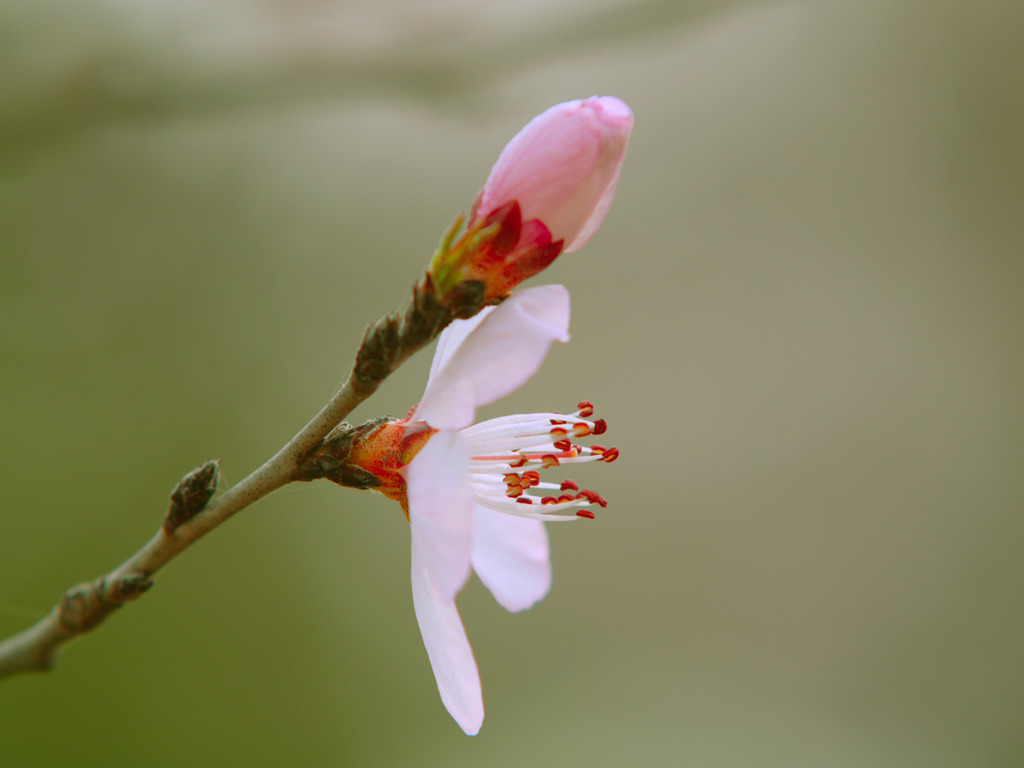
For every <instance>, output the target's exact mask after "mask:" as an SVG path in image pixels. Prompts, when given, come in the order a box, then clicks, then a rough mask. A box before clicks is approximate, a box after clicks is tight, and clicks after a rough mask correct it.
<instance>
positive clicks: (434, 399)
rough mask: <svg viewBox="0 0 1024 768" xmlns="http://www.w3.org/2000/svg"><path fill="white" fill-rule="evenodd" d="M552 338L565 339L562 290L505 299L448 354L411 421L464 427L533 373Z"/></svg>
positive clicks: (551, 288)
mask: <svg viewBox="0 0 1024 768" xmlns="http://www.w3.org/2000/svg"><path fill="white" fill-rule="evenodd" d="M555 339H558V340H559V341H562V342H565V341H568V340H569V291H568V290H566V288H565V286H563V285H542V286H538V287H536V288H528V289H526V290H525V291H522V292H521V293H518V294H516V295H514V296H512V297H511V298H509V299H506V300H505V301H504V302H503V303H502V304H501V305H499V306H498V307H497V308H496V309H495V310H494V311H493V312H491V313H490V314H489V315H488V316H487V317H485V318H484V319H483V321H481V323H480V324H479V325H478V326H477V327H476V328H475V329H474V330H473V331H472V332H471V333H470V334H468V335H467V336H466V337H465V338H464V339H463V340H462V343H461V344H459V345H458V347H457V348H456V349H455V351H454V352H451V353H450V356H449V357H448V359H447V361H446V362H445V363H444V365H443V366H442V367H441V368H440V370H439V371H438V372H437V373H436V375H434V376H433V378H432V379H431V381H430V382H429V383H428V384H427V391H426V392H424V393H423V399H422V400H421V401H420V404H419V407H418V408H417V409H416V418H418V419H423V420H424V421H426V422H427V423H428V424H430V426H432V427H435V428H437V429H462V428H463V427H467V426H469V425H470V424H472V423H473V418H474V417H475V415H476V409H477V407H478V406H481V405H487V404H488V403H493V402H494V401H495V400H498V399H499V398H502V397H504V396H505V395H507V394H509V393H510V392H514V391H515V390H517V389H518V388H519V387H520V386H522V385H523V383H525V382H526V381H527V380H528V379H529V378H530V377H531V376H533V374H534V373H536V372H537V369H538V368H540V364H541V363H542V362H543V361H544V357H545V356H546V355H547V353H548V349H549V348H550V346H551V342H552V341H554V340H555ZM446 351H447V350H446Z"/></svg>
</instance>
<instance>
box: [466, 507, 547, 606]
mask: <svg viewBox="0 0 1024 768" xmlns="http://www.w3.org/2000/svg"><path fill="white" fill-rule="evenodd" d="M472 559H473V570H475V571H476V574H477V576H479V577H480V581H482V582H483V583H484V584H485V585H486V586H487V588H488V589H489V590H491V593H492V594H493V595H494V599H495V600H497V601H498V603H499V604H501V606H502V607H503V608H505V609H506V610H509V611H522V610H525V609H526V608H530V607H531V606H533V605H534V604H535V603H536V602H537V601H539V600H541V599H542V598H543V597H544V596H545V595H547V593H548V590H549V589H551V561H550V559H549V550H548V533H547V531H546V530H545V529H544V523H542V522H541V521H540V520H527V519H525V518H522V517H513V516H512V515H503V514H501V513H500V512H495V511H494V510H491V509H486V508H484V507H480V506H477V507H476V508H475V509H474V510H473V556H472Z"/></svg>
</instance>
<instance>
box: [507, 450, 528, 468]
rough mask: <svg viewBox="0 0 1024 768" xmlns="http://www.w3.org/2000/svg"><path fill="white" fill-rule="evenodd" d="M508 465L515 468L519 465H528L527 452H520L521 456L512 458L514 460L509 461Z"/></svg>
mask: <svg viewBox="0 0 1024 768" xmlns="http://www.w3.org/2000/svg"><path fill="white" fill-rule="evenodd" d="M508 465H509V466H510V467H512V468H514V469H517V468H519V467H525V466H526V454H524V453H520V454H519V456H517V457H516V458H514V459H512V461H510V462H509V463H508Z"/></svg>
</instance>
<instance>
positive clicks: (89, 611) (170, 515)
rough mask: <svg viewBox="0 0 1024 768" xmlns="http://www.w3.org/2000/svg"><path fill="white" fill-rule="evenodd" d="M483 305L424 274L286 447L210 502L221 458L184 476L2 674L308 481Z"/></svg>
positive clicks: (42, 665)
mask: <svg viewBox="0 0 1024 768" xmlns="http://www.w3.org/2000/svg"><path fill="white" fill-rule="evenodd" d="M482 304H483V284H482V283H478V282H475V281H466V282H464V283H462V284H460V285H459V286H457V288H456V290H453V291H451V292H450V293H449V294H448V295H447V296H445V297H441V296H439V295H438V292H437V290H436V288H435V286H434V283H433V280H432V279H431V277H430V276H429V275H425V276H424V278H423V279H422V280H421V281H420V282H419V283H417V284H416V285H415V286H414V287H413V292H412V302H411V304H410V306H409V308H408V309H407V310H406V311H405V312H404V313H402V314H396V313H391V314H389V315H387V316H385V317H384V318H382V319H381V320H379V321H377V323H375V324H374V325H372V326H370V327H369V328H367V331H366V335H365V336H364V338H363V342H362V344H361V345H360V348H359V351H358V353H357V354H356V359H355V363H354V364H353V367H352V371H351V372H350V373H349V376H348V378H347V379H346V380H345V383H344V384H342V386H341V389H339V390H338V391H337V392H335V393H334V396H333V397H331V399H330V400H329V401H328V402H327V404H326V405H325V406H324V407H323V408H322V409H321V410H320V412H319V413H318V414H317V415H316V416H314V417H313V418H312V419H311V420H310V422H309V423H308V424H306V426H305V427H303V428H302V430H301V431H300V432H299V433H298V434H297V435H295V437H293V438H292V439H291V440H289V441H288V444H287V445H285V446H284V447H283V448H281V450H279V451H278V452H277V453H276V454H274V456H273V457H271V458H270V459H268V460H267V461H266V462H265V463H264V464H263V465H262V466H261V467H260V468H259V469H257V470H256V471H254V472H253V473H252V474H250V475H249V476H248V477H246V478H245V479H244V480H242V481H241V482H240V483H238V484H237V485H235V486H234V487H232V488H230V489H229V490H227V491H226V492H225V493H224V494H223V495H221V496H220V497H219V498H217V499H215V500H214V501H212V502H210V503H209V504H207V502H208V501H209V499H210V497H211V496H212V495H213V491H214V489H215V487H216V481H217V474H218V472H217V470H218V466H219V465H218V463H217V462H216V461H209V462H207V463H206V464H204V465H203V466H201V467H199V468H197V469H195V470H193V471H192V472H190V473H189V474H188V475H186V476H185V477H184V478H182V481H181V482H180V483H179V484H178V486H177V487H176V488H175V490H174V492H173V493H172V494H171V507H170V509H169V510H168V512H167V515H166V516H165V519H164V522H163V525H162V526H161V527H160V529H159V530H158V531H157V533H156V535H155V536H153V538H152V539H150V540H149V541H148V542H147V543H146V544H145V545H144V546H143V547H142V548H141V549H140V550H139V551H138V552H136V553H135V554H134V555H132V556H131V557H130V558H128V559H127V560H126V561H124V562H123V563H121V565H119V566H117V567H116V568H115V569H114V570H112V571H111V572H110V573H108V574H107V575H106V576H102V577H100V578H98V579H96V580H95V581H92V582H86V583H83V584H79V585H77V586H75V587H72V588H71V589H69V590H68V591H67V592H65V593H64V596H63V597H62V598H61V600H60V602H59V603H58V604H57V605H56V606H55V607H54V608H53V610H51V611H50V613H49V614H47V615H46V616H45V617H44V618H42V619H40V620H39V621H38V622H36V623H35V624H34V625H33V626H31V627H29V628H28V629H26V630H24V631H22V632H20V633H19V634H17V635H14V636H12V637H10V638H8V639H7V640H5V641H3V642H0V677H4V676H6V675H11V674H14V673H15V672H23V671H29V670H40V671H42V670H47V669H50V668H51V667H52V666H53V665H54V663H55V662H56V659H57V652H58V650H59V649H60V646H61V645H63V644H64V643H66V642H67V641H68V640H70V639H71V638H73V637H75V636H77V635H80V634H82V633H84V632H87V631H88V630H90V629H93V628H94V627H96V626H97V625H98V624H100V623H101V622H102V621H103V620H104V619H105V618H106V617H107V616H108V615H110V613H112V612H113V611H114V610H115V609H117V608H119V607H121V606H122V605H123V604H124V603H125V602H127V601H129V600H133V599H135V598H137V597H139V596H141V595H142V594H144V593H145V592H146V591H147V590H148V589H149V588H150V587H151V586H152V584H153V581H152V577H153V574H155V573H156V572H157V571H158V570H159V569H160V568H161V567H163V566H164V565H165V564H166V563H168V562H169V561H170V560H172V559H173V558H174V557H175V556H176V555H178V554H179V553H181V552H182V551H184V550H185V549H186V548H188V547H189V546H190V545H191V544H193V543H195V542H196V541H198V540H199V539H200V538H202V537H203V536H205V535H206V534H207V533H209V532H210V531H212V530H213V529H214V528H216V527H217V526H219V525H221V524H222V523H224V522H226V521H227V520H228V519H229V518H230V517H232V516H233V515H235V514H237V513H238V512H241V511H242V510H243V509H245V508H246V507H248V506H249V505H250V504H252V503H254V502H256V501H258V500H259V499H262V498H263V497H264V496H266V495H267V494H269V493H271V492H272V491H275V490H277V489H278V488H281V487H282V486H284V485H287V484H288V483H290V482H293V481H297V480H308V479H309V478H308V477H306V476H304V474H303V472H302V471H301V467H302V463H303V461H304V460H305V459H306V457H308V456H309V455H310V454H311V453H313V452H314V451H315V450H316V449H317V448H318V447H319V446H320V444H321V443H322V442H323V440H324V438H325V437H326V436H327V434H328V433H329V432H330V431H331V430H332V429H334V427H336V426H337V425H338V424H339V423H340V422H341V421H342V419H344V418H345V417H346V416H347V415H348V414H349V413H351V412H352V410H353V409H354V408H355V407H356V406H357V405H359V404H360V403H362V402H363V401H364V400H366V399H367V398H368V397H369V396H370V395H372V394H373V393H374V392H375V391H376V390H377V388H378V387H379V386H380V385H381V383H382V382H383V381H384V379H386V378H387V377H388V376H390V375H391V374H392V373H393V372H394V371H395V370H397V369H398V367H399V366H400V365H401V364H402V363H403V362H405V361H406V360H407V359H408V358H409V357H411V356H412V355H413V354H414V353H415V352H417V351H419V350H420V349H422V348H423V347H425V346H426V345H427V344H429V343H430V342H431V341H433V340H434V339H435V338H436V337H437V336H438V334H440V332H441V331H442V330H443V329H444V328H445V327H446V326H447V325H448V324H449V323H450V322H451V321H452V320H453V319H455V318H456V317H468V316H472V315H474V314H476V313H477V312H478V311H479V310H480V309H481V307H482Z"/></svg>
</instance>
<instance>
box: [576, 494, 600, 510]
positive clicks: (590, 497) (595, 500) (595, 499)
mask: <svg viewBox="0 0 1024 768" xmlns="http://www.w3.org/2000/svg"><path fill="white" fill-rule="evenodd" d="M576 498H577V499H586V500H587V501H589V502H590V503H591V504H597V505H598V506H599V507H607V506H608V501H607V500H606V499H605V498H604V497H603V496H602V495H601V494H599V493H596V492H594V491H580V492H579V493H577V494H576Z"/></svg>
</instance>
